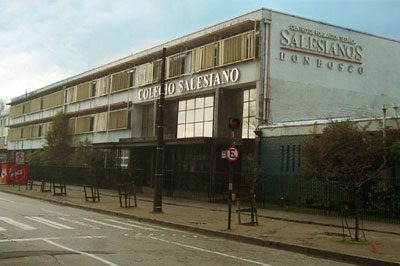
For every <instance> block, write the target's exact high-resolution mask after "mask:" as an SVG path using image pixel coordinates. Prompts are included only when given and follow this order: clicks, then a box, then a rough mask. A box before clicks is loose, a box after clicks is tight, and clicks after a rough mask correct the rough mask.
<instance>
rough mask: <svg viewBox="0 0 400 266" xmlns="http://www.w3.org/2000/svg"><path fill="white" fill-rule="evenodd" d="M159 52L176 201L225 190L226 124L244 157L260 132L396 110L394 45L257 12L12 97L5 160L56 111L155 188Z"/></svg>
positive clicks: (35, 141) (27, 144)
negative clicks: (232, 121)
mask: <svg viewBox="0 0 400 266" xmlns="http://www.w3.org/2000/svg"><path fill="white" fill-rule="evenodd" d="M163 48H166V51H167V59H166V60H167V61H166V62H167V63H166V86H165V89H166V117H165V125H166V127H165V139H166V141H165V145H166V150H165V160H164V168H165V176H164V186H165V187H167V188H168V187H169V188H172V189H173V190H174V191H176V192H174V193H177V191H180V192H181V193H185V191H186V192H187V191H202V192H207V193H208V196H210V195H211V194H212V195H214V194H219V193H222V192H223V191H224V189H225V188H226V169H227V167H228V163H227V162H226V160H225V159H224V158H222V157H223V156H222V152H223V150H225V149H226V147H227V145H228V144H229V143H230V139H229V128H228V119H229V118H230V117H238V118H240V119H241V120H242V123H241V125H240V130H239V131H238V132H237V134H236V137H237V139H236V142H237V145H239V146H240V147H241V154H242V156H241V158H243V157H244V155H246V154H251V153H253V151H254V138H255V133H254V130H255V129H256V128H257V127H260V126H262V127H263V130H262V132H263V134H265V130H267V129H266V128H268V127H274V125H277V124H282V123H288V122H293V121H302V120H316V119H329V118H350V119H360V118H369V117H376V116H380V115H381V106H382V104H391V103H399V102H400V94H399V91H400V68H399V67H398V62H399V61H400V42H398V41H395V40H390V39H388V38H383V37H378V36H374V35H371V34H366V33H362V32H358V31H354V30H351V29H346V28H342V27H336V26H334V25H329V24H326V23H322V22H318V21H312V20H308V19H305V18H300V17H296V16H292V15H288V14H283V13H280V12H276V11H272V10H267V9H260V10H257V11H254V12H251V13H248V14H244V15H242V16H239V17H237V18H233V19H231V20H228V21H224V22H221V23H219V24H216V25H213V26H210V27H208V28H205V29H203V30H200V31H197V32H194V33H191V34H188V35H186V36H183V37H180V38H177V39H175V40H172V41H169V42H167V43H164V44H161V45H159V46H156V47H153V48H150V49H148V50H145V51H142V52H138V53H135V54H133V55H129V56H127V57H125V58H122V59H120V60H117V61H115V62H111V63H109V64H106V65H104V66H100V67H98V68H95V69H91V70H88V71H86V72H84V73H81V74H79V75H76V76H73V77H70V78H67V79H65V80H61V81H59V82H56V83H54V84H50V85H48V86H46V87H44V88H41V89H38V90H35V91H32V92H30V93H27V94H25V95H22V96H20V97H16V98H14V99H12V101H11V103H10V105H11V110H10V132H9V142H8V149H9V151H10V152H11V153H12V152H13V151H17V150H27V151H29V150H34V149H39V148H41V147H42V146H43V145H44V136H45V133H46V131H47V129H48V127H49V123H50V122H51V120H52V117H53V116H54V115H55V114H56V113H57V112H60V111H61V112H64V113H66V114H67V115H68V117H69V132H70V134H72V135H73V140H74V143H75V144H77V143H78V142H79V141H82V140H84V139H89V140H90V141H91V142H92V143H93V144H94V145H95V146H97V147H98V148H107V149H118V150H119V151H120V152H119V154H120V157H121V158H122V165H123V166H127V165H128V164H129V162H132V161H133V160H135V167H138V168H140V169H143V182H144V184H145V185H149V186H151V185H152V178H153V176H154V172H153V168H154V167H153V166H154V155H155V152H154V151H155V145H156V138H155V135H156V102H157V99H158V98H159V94H160V86H159V82H160V69H161V59H162V58H161V57H162V49H163ZM99 56H101V55H99ZM27 89H29V88H27ZM262 141H264V139H263V140H262ZM133 158H134V159H133ZM263 163H265V164H267V163H268V162H263ZM235 167H236V171H237V172H238V173H240V172H241V171H242V170H243V169H242V163H241V162H240V161H239V163H237V164H235ZM243 167H245V164H243ZM237 178H239V177H237ZM190 193H191V192H190Z"/></svg>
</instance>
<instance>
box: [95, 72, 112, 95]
mask: <svg viewBox="0 0 400 266" xmlns="http://www.w3.org/2000/svg"><path fill="white" fill-rule="evenodd" d="M96 84H97V93H98V96H103V95H106V94H107V93H108V92H109V91H110V85H111V76H107V77H103V78H100V79H98V80H96Z"/></svg>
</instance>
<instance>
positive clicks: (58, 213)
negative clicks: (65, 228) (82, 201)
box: [41, 208, 69, 216]
mask: <svg viewBox="0 0 400 266" xmlns="http://www.w3.org/2000/svg"><path fill="white" fill-rule="evenodd" d="M41 210H42V211H45V212H49V213H54V214H57V215H61V216H69V215H68V214H64V213H61V212H56V211H51V210H47V209H43V208H41Z"/></svg>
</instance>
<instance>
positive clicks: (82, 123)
mask: <svg viewBox="0 0 400 266" xmlns="http://www.w3.org/2000/svg"><path fill="white" fill-rule="evenodd" d="M90 127H91V116H82V117H78V118H76V127H75V133H87V132H90Z"/></svg>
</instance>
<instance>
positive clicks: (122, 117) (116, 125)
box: [108, 109, 128, 130]
mask: <svg viewBox="0 0 400 266" xmlns="http://www.w3.org/2000/svg"><path fill="white" fill-rule="evenodd" d="M127 124H128V113H127V110H126V109H124V110H118V111H112V112H110V118H109V120H108V129H110V130H113V129H125V128H127Z"/></svg>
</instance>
